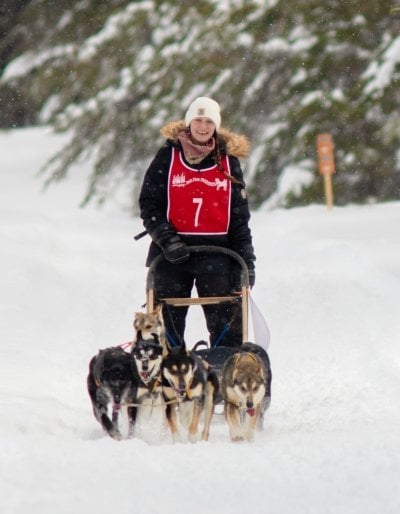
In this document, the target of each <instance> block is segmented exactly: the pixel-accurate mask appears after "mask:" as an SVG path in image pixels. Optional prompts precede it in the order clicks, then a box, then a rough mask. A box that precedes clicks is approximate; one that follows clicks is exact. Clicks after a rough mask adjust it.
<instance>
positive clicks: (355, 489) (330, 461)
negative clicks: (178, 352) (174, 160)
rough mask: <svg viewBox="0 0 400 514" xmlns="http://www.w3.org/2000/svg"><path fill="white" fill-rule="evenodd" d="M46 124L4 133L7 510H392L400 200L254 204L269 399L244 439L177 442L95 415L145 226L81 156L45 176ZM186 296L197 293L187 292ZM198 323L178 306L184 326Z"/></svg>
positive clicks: (126, 317)
mask: <svg viewBox="0 0 400 514" xmlns="http://www.w3.org/2000/svg"><path fill="white" fill-rule="evenodd" d="M58 145H59V139H58V138H57V137H55V136H53V135H51V133H50V132H48V131H47V130H43V129H42V130H37V129H35V130H31V129H25V130H13V131H9V132H1V133H0V155H1V169H0V179H1V188H0V196H1V201H0V210H1V218H0V235H1V241H2V251H1V257H0V259H1V261H0V263H1V274H2V280H1V290H2V304H1V326H0V331H1V332H0V333H1V347H0V348H1V361H0V369H1V381H0V408H1V411H2V416H1V419H0V436H1V437H0V463H1V464H0V511H1V512H2V514H64V513H65V514H67V513H68V514H71V513H72V512H74V513H76V514H89V513H93V512H95V513H96V514H106V513H107V514H109V513H110V512H115V513H118V514H128V513H133V512H134V513H135V514H150V513H161V512H162V513H171V514H172V513H174V514H183V513H185V514H187V513H188V512H192V513H194V514H197V513H198V514H200V513H204V512H209V511H211V512H217V513H219V514H225V513H226V514H236V513H237V514H239V513H240V514H242V513H244V512H252V513H253V514H258V513H259V514H265V513H267V512H268V513H269V514H293V513H296V514H314V513H315V514H322V513H324V514H328V513H335V514H338V513H340V514H397V513H398V512H400V497H399V492H398V479H399V476H400V409H399V398H400V344H399V334H400V316H399V310H400V309H399V307H400V300H399V293H400V259H399V257H400V230H399V226H400V203H399V202H394V203H388V204H384V205H371V206H349V207H346V208H334V209H333V210H331V211H327V210H326V209H325V207H324V206H322V205H321V206H317V205H312V206H309V207H306V208H301V209H292V210H288V211H285V210H274V211H270V210H267V209H261V210H260V211H258V212H255V213H253V217H252V228H253V232H254V240H255V247H256V250H257V284H256V286H255V288H254V290H253V294H252V295H253V298H254V300H255V301H256V303H257V305H258V306H259V308H261V310H262V312H263V313H264V315H265V316H266V318H267V320H268V324H269V328H270V331H271V345H270V350H269V353H270V357H271V362H272V370H273V388H272V404H271V407H270V410H269V411H268V414H267V416H266V422H265V430H264V432H262V433H261V434H260V435H259V436H258V439H257V441H256V442H255V443H254V444H248V443H244V444H232V443H231V442H230V441H229V437H228V429H227V426H226V424H225V422H224V420H223V419H222V416H220V415H217V416H215V418H214V421H213V425H212V430H211V436H210V441H209V442H207V443H206V442H200V443H197V444H195V445H193V444H190V443H179V444H175V445H174V444H172V442H171V440H170V437H169V434H168V432H167V431H166V432H165V433H163V434H161V436H160V435H159V434H158V433H157V431H156V427H155V426H152V425H151V424H149V427H148V431H146V430H143V431H142V432H141V437H140V438H139V437H138V438H135V439H131V440H126V441H122V442H116V441H114V440H112V439H110V438H108V437H106V436H105V435H104V434H103V432H102V430H101V428H100V426H99V425H98V424H97V422H96V421H95V419H94V417H93V415H92V412H91V407H90V402H89V398H88V395H87V392H86V383H85V381H86V375H87V366H88V362H89V359H90V358H91V357H92V355H94V354H95V353H97V351H98V350H99V349H100V348H104V347H107V346H112V345H117V344H120V343H123V342H125V341H128V340H130V339H131V337H132V327H131V324H132V317H133V313H134V311H136V310H141V305H142V304H143V303H144V301H145V275H146V269H145V267H144V261H145V255H146V251H147V246H148V242H149V241H148V238H144V239H142V240H140V241H139V242H134V241H133V237H132V236H133V235H134V234H135V233H137V232H139V231H141V230H142V226H141V223H140V220H138V219H130V218H128V217H127V216H126V215H125V214H124V213H123V212H121V211H120V210H119V209H118V208H117V207H116V206H114V205H113V204H112V203H110V204H109V205H108V206H107V207H106V208H105V209H103V210H101V211H100V210H96V209H95V208H93V207H89V208H87V209H84V210H82V209H79V208H78V207H77V206H78V204H79V201H80V200H81V198H82V197H83V193H84V188H85V185H84V180H85V177H86V175H87V172H88V170H86V169H85V166H84V165H83V164H81V165H80V166H79V167H76V168H75V169H74V170H73V174H72V175H71V177H70V179H68V181H65V182H64V183H62V184H60V185H55V186H54V187H53V188H51V189H50V190H48V191H47V192H46V193H45V194H43V193H41V192H40V179H38V178H37V176H36V173H37V170H38V169H39V167H40V166H41V165H42V164H43V163H44V162H45V160H46V158H47V157H49V155H51V154H52V153H53V151H54V150H55V149H56V148H57V147H58ZM194 309H196V308H194ZM203 337H205V330H204V324H203V321H202V317H201V315H200V311H197V312H194V313H193V314H192V313H191V315H190V321H189V330H188V342H189V343H192V342H195V341H196V340H198V339H200V338H203Z"/></svg>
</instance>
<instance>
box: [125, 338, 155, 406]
mask: <svg viewBox="0 0 400 514" xmlns="http://www.w3.org/2000/svg"><path fill="white" fill-rule="evenodd" d="M162 353H163V348H162V346H161V344H160V343H159V341H158V339H141V340H139V341H136V342H135V344H134V345H133V347H132V350H131V354H132V357H133V360H134V363H135V367H136V371H137V374H138V377H139V381H138V383H137V392H136V400H137V403H138V406H140V404H141V403H143V402H144V400H146V399H147V400H148V399H150V400H151V402H152V403H153V404H154V401H155V400H157V401H161V392H162V388H161V362H162ZM147 403H149V402H147Z"/></svg>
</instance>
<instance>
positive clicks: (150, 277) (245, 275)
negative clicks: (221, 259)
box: [146, 245, 250, 342]
mask: <svg viewBox="0 0 400 514" xmlns="http://www.w3.org/2000/svg"><path fill="white" fill-rule="evenodd" d="M189 250H190V253H193V254H194V253H219V254H223V255H228V256H229V257H231V258H232V259H233V260H234V261H236V262H237V264H239V266H240V268H241V273H240V282H241V283H240V287H241V294H239V295H238V296H217V297H204V298H202V297H200V298H197V297H194V298H159V299H158V300H160V301H162V302H165V303H167V304H170V305H175V306H178V305H180V306H189V305H205V304H210V303H221V302H226V301H234V300H237V299H238V298H240V299H241V302H242V342H247V341H248V337H249V332H248V324H249V287H250V284H249V271H248V269H247V266H246V263H245V262H244V260H243V258H242V257H241V256H240V255H239V254H238V253H236V252H234V251H233V250H230V249H229V248H223V247H221V246H209V245H199V246H190V247H189ZM162 261H164V255H163V254H160V255H158V256H157V257H156V258H155V259H154V260H153V262H152V263H151V265H150V267H149V270H148V272H147V279H146V299H147V312H152V311H153V310H154V308H155V307H154V304H155V300H156V299H155V294H154V287H155V284H154V271H155V269H156V267H157V265H158V264H159V263H160V262H162ZM175 302H176V303H175Z"/></svg>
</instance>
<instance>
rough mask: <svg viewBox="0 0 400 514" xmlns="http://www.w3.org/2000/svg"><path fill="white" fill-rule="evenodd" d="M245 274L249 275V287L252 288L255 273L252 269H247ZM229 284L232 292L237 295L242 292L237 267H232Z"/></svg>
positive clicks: (240, 273) (240, 278)
mask: <svg viewBox="0 0 400 514" xmlns="http://www.w3.org/2000/svg"><path fill="white" fill-rule="evenodd" d="M247 272H248V274H249V286H250V288H252V287H253V286H254V284H255V283H256V272H255V269H254V268H250V269H249V268H247ZM231 284H232V288H233V291H236V292H238V293H240V292H241V290H242V270H241V268H240V267H239V266H234V268H233V270H232V272H231Z"/></svg>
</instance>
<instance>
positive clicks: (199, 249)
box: [146, 245, 250, 289]
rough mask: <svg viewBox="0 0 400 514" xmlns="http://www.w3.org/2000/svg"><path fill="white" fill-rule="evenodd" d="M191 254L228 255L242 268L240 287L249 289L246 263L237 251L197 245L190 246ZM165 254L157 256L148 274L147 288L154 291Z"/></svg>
mask: <svg viewBox="0 0 400 514" xmlns="http://www.w3.org/2000/svg"><path fill="white" fill-rule="evenodd" d="M188 248H189V251H190V253H193V254H195V253H219V254H223V255H228V256H229V257H231V258H232V259H234V260H235V261H236V262H237V263H238V264H239V265H240V268H241V273H240V287H249V286H250V284H249V271H248V269H247V266H246V263H245V262H244V260H243V258H242V257H241V256H240V255H239V254H238V253H237V252H235V251H233V250H230V249H229V248H223V247H222V246H214V245H197V246H189V247H188ZM164 260H165V257H164V254H160V255H157V257H156V258H155V259H154V260H153V262H152V263H151V265H150V267H149V270H148V273H147V281H146V288H147V289H153V288H154V271H155V269H156V267H157V265H158V264H160V262H162V261H164Z"/></svg>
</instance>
